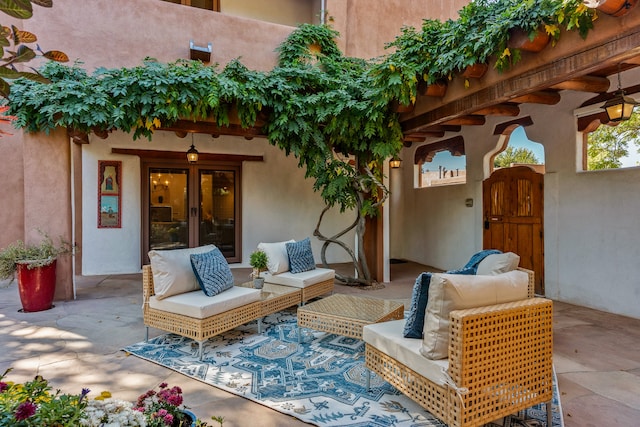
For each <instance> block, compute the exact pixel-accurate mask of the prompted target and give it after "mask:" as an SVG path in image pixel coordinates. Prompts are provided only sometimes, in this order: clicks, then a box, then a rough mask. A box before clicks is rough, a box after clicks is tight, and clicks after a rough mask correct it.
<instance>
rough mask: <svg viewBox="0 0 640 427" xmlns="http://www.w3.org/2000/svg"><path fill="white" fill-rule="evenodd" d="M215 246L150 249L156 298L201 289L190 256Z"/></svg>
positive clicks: (207, 250)
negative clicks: (165, 249) (167, 249)
mask: <svg viewBox="0 0 640 427" xmlns="http://www.w3.org/2000/svg"><path fill="white" fill-rule="evenodd" d="M214 248H215V246H214V245H207V246H200V247H197V248H188V249H175V250H172V251H156V250H153V251H149V261H150V262H151V271H152V272H153V291H154V293H155V296H156V299H159V300H161V299H163V298H167V297H170V296H172V295H178V294H182V293H185V292H191V291H197V290H199V289H200V285H199V284H198V281H197V280H196V275H195V274H194V273H193V268H192V267H191V258H190V256H191V254H201V253H204V252H209V251H212V250H213V249H214Z"/></svg>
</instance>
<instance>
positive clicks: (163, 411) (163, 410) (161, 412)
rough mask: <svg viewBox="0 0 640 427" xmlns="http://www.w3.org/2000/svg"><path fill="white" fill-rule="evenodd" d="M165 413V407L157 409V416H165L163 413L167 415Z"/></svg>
mask: <svg viewBox="0 0 640 427" xmlns="http://www.w3.org/2000/svg"><path fill="white" fill-rule="evenodd" d="M167 414H168V412H167V410H166V409H160V410H159V411H158V417H164V416H165V415H167Z"/></svg>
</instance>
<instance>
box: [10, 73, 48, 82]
mask: <svg viewBox="0 0 640 427" xmlns="http://www.w3.org/2000/svg"><path fill="white" fill-rule="evenodd" d="M18 74H19V77H24V78H25V79H29V80H31V81H34V82H38V83H51V80H49V79H48V78H46V77H44V76H43V75H42V74H38V73H29V72H27V71H23V72H20V73H18Z"/></svg>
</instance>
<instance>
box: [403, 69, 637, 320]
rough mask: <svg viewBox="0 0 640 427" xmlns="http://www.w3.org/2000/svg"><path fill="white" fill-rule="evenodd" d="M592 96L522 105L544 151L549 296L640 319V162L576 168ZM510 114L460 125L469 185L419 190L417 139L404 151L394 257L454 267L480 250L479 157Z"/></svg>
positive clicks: (529, 133)
mask: <svg viewBox="0 0 640 427" xmlns="http://www.w3.org/2000/svg"><path fill="white" fill-rule="evenodd" d="M626 78H627V81H623V86H625V87H626V86H631V85H633V84H637V81H638V80H640V76H639V75H638V74H636V75H635V76H626ZM634 81H635V83H634ZM616 84H617V82H613V83H612V87H615V85H616ZM592 96H593V95H592V94H588V93H582V94H580V93H574V92H566V91H565V92H562V101H561V102H560V103H559V104H557V105H555V106H534V105H522V106H521V116H525V115H531V117H532V119H533V122H534V124H533V125H532V126H528V127H527V128H526V132H527V136H528V137H529V139H531V140H535V141H537V142H539V143H541V144H542V145H543V146H544V148H545V160H546V174H545V179H544V184H545V190H544V191H545V197H544V257H545V291H546V296H548V297H550V298H552V299H554V300H558V301H564V302H568V303H572V304H577V305H581V306H586V307H591V308H595V309H600V310H603V311H607V312H612V313H618V314H623V315H628V316H631V317H635V318H640V305H638V303H637V302H638V301H639V300H640V287H639V286H638V282H639V281H638V277H640V262H639V261H640V246H639V245H638V242H639V241H640V215H638V212H640V197H639V195H640V167H637V168H628V169H624V170H609V171H598V172H581V171H577V170H576V151H577V147H578V142H577V132H576V123H575V118H574V115H573V114H574V109H576V108H577V107H579V106H580V104H582V102H584V101H585V100H587V99H589V98H591V97H592ZM508 120H510V118H488V120H487V124H486V125H484V126H477V127H464V128H463V131H462V134H463V136H464V139H465V149H466V153H467V176H468V182H467V184H466V185H456V186H447V187H439V188H427V189H414V188H413V177H412V176H410V175H411V170H412V165H411V163H412V160H413V154H414V152H415V149H416V148H417V147H418V146H419V144H414V145H413V146H412V147H411V148H408V149H407V148H405V149H404V150H403V153H402V158H403V159H404V160H405V162H403V163H404V164H403V171H402V173H403V184H402V186H401V194H400V195H398V194H396V195H395V196H394V198H393V203H394V206H393V207H392V218H397V216H395V215H396V214H397V213H398V212H401V213H402V214H401V218H402V219H401V220H396V221H392V223H391V224H392V225H391V227H392V229H391V235H392V236H398V237H397V238H396V239H393V237H392V242H393V241H394V240H395V242H394V243H392V247H391V248H392V252H391V257H397V258H406V259H410V260H413V261H417V262H420V263H424V264H427V265H431V266H434V267H437V268H442V269H450V268H458V267H461V266H462V265H463V264H464V263H465V262H466V261H467V260H468V259H469V257H470V256H471V255H472V254H473V253H474V252H476V251H478V250H480V249H482V209H481V206H482V179H483V178H484V177H483V176H482V159H483V156H484V154H485V153H487V152H488V151H489V150H490V149H492V148H493V147H494V146H495V144H497V142H498V136H495V135H493V130H494V127H495V124H497V123H501V122H506V121H508ZM448 137H450V135H447V136H445V138H448ZM392 178H393V177H392ZM467 197H473V198H474V207H473V208H467V207H465V205H464V200H465V198H467ZM396 206H397V208H396ZM398 240H401V241H402V243H401V244H399V243H398Z"/></svg>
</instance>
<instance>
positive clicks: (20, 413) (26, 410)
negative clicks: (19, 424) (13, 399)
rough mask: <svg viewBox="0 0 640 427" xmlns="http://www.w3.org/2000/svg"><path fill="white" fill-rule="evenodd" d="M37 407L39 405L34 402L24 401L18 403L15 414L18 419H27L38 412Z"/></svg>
mask: <svg viewBox="0 0 640 427" xmlns="http://www.w3.org/2000/svg"><path fill="white" fill-rule="evenodd" d="M36 409H38V407H37V406H36V404H35V403H33V402H22V403H21V404H20V405H18V408H17V409H16V413H15V414H14V415H15V417H16V420H17V421H22V420H26V419H27V418H29V417H32V416H33V415H35V413H36Z"/></svg>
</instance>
